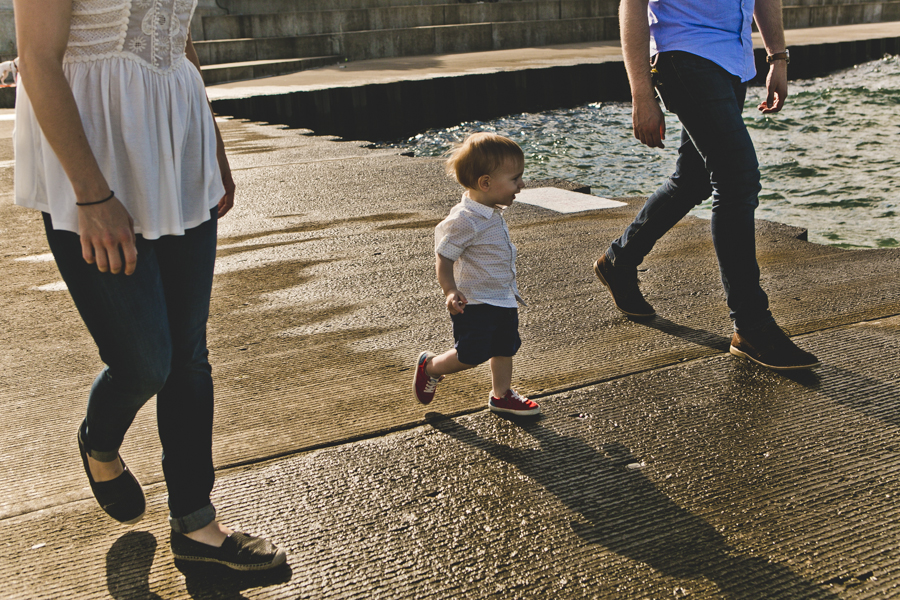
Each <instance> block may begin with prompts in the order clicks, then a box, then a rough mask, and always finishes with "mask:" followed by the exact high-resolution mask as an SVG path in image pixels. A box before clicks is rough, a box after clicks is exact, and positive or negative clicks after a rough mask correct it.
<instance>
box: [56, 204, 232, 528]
mask: <svg viewBox="0 0 900 600" xmlns="http://www.w3.org/2000/svg"><path fill="white" fill-rule="evenodd" d="M210 214H211V218H210V220H209V221H206V222H205V223H202V224H200V225H198V226H197V227H194V228H193V229H189V230H187V231H186V232H185V234H184V235H178V236H175V235H168V236H163V237H161V238H159V239H156V240H145V239H144V238H143V237H141V236H140V235H139V236H137V250H138V261H137V268H136V269H135V271H134V273H133V274H132V275H124V274H122V273H120V274H118V275H113V274H112V273H101V272H100V271H98V270H97V267H96V266H95V265H89V264H87V263H86V262H85V261H84V259H83V258H82V257H81V241H80V239H79V237H78V235H77V234H75V233H72V232H70V231H57V230H54V229H53V223H52V221H51V218H50V215H48V214H46V213H44V225H45V229H46V232H47V240H48V242H49V244H50V250H51V251H52V252H53V256H54V258H55V259H56V265H57V267H58V268H59V272H60V274H61V275H62V277H63V280H65V282H66V285H67V286H68V288H69V293H70V294H71V295H72V300H74V302H75V306H76V307H77V308H78V312H79V313H80V314H81V318H82V319H83V320H84V323H85V325H87V328H88V330H89V331H90V333H91V336H92V337H93V338H94V341H95V342H96V344H97V347H98V349H99V350H100V358H101V359H102V360H103V362H104V363H106V365H107V366H106V368H104V369H103V371H101V373H100V374H99V375H98V376H97V378H96V380H95V381H94V385H93V387H92V388H91V393H90V397H89V399H88V407H87V417H86V420H87V437H88V441H89V445H90V448H91V450H92V452H91V454H92V456H93V457H94V458H95V459H98V460H107V461H108V460H114V459H115V457H116V452H117V451H118V449H119V446H120V445H121V444H122V440H123V438H124V436H125V432H126V431H128V428H129V426H130V425H131V423H132V421H133V420H134V417H135V415H137V412H138V410H139V409H140V408H141V407H142V406H143V405H144V404H145V403H146V402H147V400H149V399H150V398H152V397H153V396H154V395H156V411H157V424H158V428H159V437H160V441H161V442H162V447H163V460H162V464H163V474H164V475H165V478H166V487H167V488H168V492H169V510H170V515H169V521H170V524H171V525H172V527H173V528H174V529H175V530H176V531H179V532H183V533H186V532H190V531H194V530H196V529H200V528H201V527H203V526H204V525H206V524H208V523H210V522H212V520H213V519H214V518H215V514H216V512H215V508H213V506H212V504H211V503H210V500H209V495H210V492H211V491H212V487H213V482H214V480H215V473H214V471H213V462H212V424H213V382H212V370H211V368H210V365H209V360H208V358H207V357H208V355H209V352H208V351H207V348H206V322H207V320H208V318H209V300H210V293H211V291H212V279H213V267H214V264H215V257H216V210H215V209H213V210H212V211H211V213H210ZM73 440H74V438H73Z"/></svg>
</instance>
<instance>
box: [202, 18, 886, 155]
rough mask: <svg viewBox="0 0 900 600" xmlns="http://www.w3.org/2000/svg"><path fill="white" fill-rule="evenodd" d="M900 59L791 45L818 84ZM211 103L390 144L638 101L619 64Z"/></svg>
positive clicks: (869, 46) (872, 49)
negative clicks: (512, 117)
mask: <svg viewBox="0 0 900 600" xmlns="http://www.w3.org/2000/svg"><path fill="white" fill-rule="evenodd" d="M838 29H840V28H838ZM898 52H900V36H894V37H889V38H879V39H873V40H850V41H836V42H831V43H821V44H792V45H791V68H790V76H791V78H792V79H807V78H811V77H818V76H822V75H825V74H827V73H830V72H832V71H835V70H838V69H841V68H845V67H850V66H852V65H855V64H859V63H862V62H866V61H868V60H873V59H876V58H880V57H882V56H884V55H885V54H896V53H898ZM755 58H756V63H757V71H758V72H759V73H762V74H765V73H766V71H767V69H766V63H765V50H763V49H762V48H757V49H756V52H755ZM435 61H436V62H439V59H435ZM755 83H762V81H761V80H757V81H755ZM211 97H212V98H213V100H212V102H213V109H214V110H215V111H216V112H217V113H219V114H223V115H231V116H234V117H238V118H246V119H251V120H254V121H262V122H268V123H281V124H284V125H288V126H290V127H298V128H306V129H311V130H313V131H315V132H316V133H317V134H319V135H326V134H328V135H337V136H341V137H343V138H347V139H364V140H371V141H386V140H396V139H400V138H403V137H406V136H409V135H411V134H414V133H418V132H420V131H424V130H426V129H430V128H433V127H450V126H453V125H457V124H459V123H461V122H464V121H472V120H488V119H493V118H497V117H501V116H503V115H508V114H516V113H520V112H539V111H543V110H551V109H556V108H571V107H575V106H580V105H583V104H587V103H589V102H600V101H622V102H626V101H629V100H630V99H631V93H630V90H629V87H628V80H627V76H626V73H625V67H624V64H623V63H622V62H621V59H620V58H619V59H617V60H614V61H610V62H596V63H592V64H571V65H565V66H555V67H534V66H532V67H528V68H522V69H519V70H509V71H501V72H493V73H464V74H454V75H452V76H444V77H430V78H425V79H419V80H403V81H390V82H384V83H373V84H365V85H355V86H347V87H326V88H324V89H306V90H297V91H290V92H285V93H279V94H273V95H256V96H252V97H245V98H222V97H221V96H220V97H219V99H216V97H215V94H211ZM471 98H478V102H471V101H470V99H471Z"/></svg>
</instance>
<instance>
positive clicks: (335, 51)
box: [194, 16, 619, 65]
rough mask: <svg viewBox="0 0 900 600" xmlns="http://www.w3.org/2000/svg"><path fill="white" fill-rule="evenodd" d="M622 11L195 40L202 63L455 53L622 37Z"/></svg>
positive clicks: (353, 58) (365, 58)
mask: <svg viewBox="0 0 900 600" xmlns="http://www.w3.org/2000/svg"><path fill="white" fill-rule="evenodd" d="M618 36H619V25H618V17H616V16H609V17H594V18H585V19H557V20H553V21H510V22H502V23H478V24H471V25H440V26H435V27H413V28H406V29H391V30H375V31H349V32H344V33H339V34H319V35H304V36H290V37H274V38H245V39H234V40H214V41H203V42H195V43H194V45H195V47H196V49H197V54H198V56H199V57H200V63H201V64H204V65H215V64H222V63H234V62H246V61H254V60H278V59H287V58H297V57H304V56H331V55H339V56H342V57H344V58H346V59H348V60H367V59H373V58H390V57H396V56H417V55H427V54H454V53H458V52H482V51H485V50H503V49H510V48H524V47H528V46H544V45H554V44H572V43H579V42H590V41H600V40H614V39H618Z"/></svg>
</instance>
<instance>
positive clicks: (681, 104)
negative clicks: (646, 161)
mask: <svg viewBox="0 0 900 600" xmlns="http://www.w3.org/2000/svg"><path fill="white" fill-rule="evenodd" d="M655 58H656V70H657V72H658V74H657V76H656V80H655V81H656V86H657V90H658V91H659V94H660V96H661V97H662V99H663V102H665V105H666V108H668V109H669V110H670V111H672V112H674V113H675V114H676V115H678V118H679V119H680V120H681V124H682V125H683V129H682V131H681V146H680V147H679V149H678V161H677V162H676V165H675V173H673V174H672V175H671V176H670V177H669V179H668V181H666V182H665V183H664V184H663V185H662V186H661V187H660V188H659V189H658V190H656V192H654V194H653V195H652V196H650V198H648V199H647V203H646V204H645V205H644V207H643V208H642V209H641V211H640V212H639V213H638V215H637V217H635V219H634V222H633V223H631V225H629V226H628V228H627V229H626V230H625V233H624V234H622V237H620V238H619V239H618V240H616V241H615V242H613V244H612V245H611V246H610V248H609V250H608V251H607V256H608V258H609V259H610V260H611V261H612V263H613V265H615V266H620V265H624V266H637V265H639V264H641V262H642V261H643V260H644V257H645V256H646V255H647V254H648V253H649V252H650V250H651V249H652V248H653V245H654V244H655V243H656V241H657V240H658V239H659V238H661V237H662V236H663V235H664V234H665V233H666V232H667V231H669V229H671V228H672V227H673V226H675V224H676V223H678V221H680V220H681V219H682V218H683V217H684V216H685V215H687V213H688V212H689V211H690V210H691V209H692V208H693V207H694V206H696V205H698V204H700V203H701V202H703V201H704V200H706V199H707V198H709V196H710V193H711V194H712V197H713V205H712V238H713V244H714V246H715V249H716V256H717V257H718V259H719V271H720V273H721V275H722V284H723V285H724V286H725V298H726V301H727V302H728V307H729V308H730V309H731V318H732V320H733V321H734V326H735V328H736V329H739V330H743V331H748V330H753V329H758V328H759V327H762V326H763V325H765V324H767V323H770V322H772V320H773V319H772V314H771V313H770V312H769V300H768V298H767V296H766V293H765V292H764V291H763V290H762V288H761V287H760V285H759V265H758V264H757V262H756V237H755V226H754V221H753V218H754V212H755V210H756V207H757V206H758V205H759V199H758V195H759V191H760V185H759V163H758V162H757V160H756V151H755V150H754V148H753V142H752V140H751V139H750V134H749V133H748V132H747V127H746V126H745V125H744V120H743V118H742V116H741V113H742V111H743V108H744V97H745V96H746V92H747V84H746V83H741V81H740V78H738V77H736V76H734V75H731V74H730V73H728V72H727V71H725V70H724V69H723V68H722V67H720V66H718V65H717V64H715V63H713V62H712V61H709V60H706V59H704V58H700V57H699V56H695V55H693V54H689V53H687V52H661V53H660V54H658V55H657V56H656V57H655Z"/></svg>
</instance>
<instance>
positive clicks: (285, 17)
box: [199, 0, 618, 40]
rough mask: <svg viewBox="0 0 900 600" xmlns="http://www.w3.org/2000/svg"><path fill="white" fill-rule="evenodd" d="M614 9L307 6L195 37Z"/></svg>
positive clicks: (586, 5) (210, 25)
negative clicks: (335, 8) (315, 7)
mask: <svg viewBox="0 0 900 600" xmlns="http://www.w3.org/2000/svg"><path fill="white" fill-rule="evenodd" d="M407 1H408V0H407ZM617 7H618V2H617V1H616V0H563V1H560V0H522V1H517V2H494V3H490V4H485V3H478V4H447V3H444V4H432V5H417V6H391V7H381V8H369V9H365V8H357V9H344V10H319V11H312V10H309V9H308V7H304V9H303V10H297V9H296V7H295V9H294V10H293V11H290V12H284V13H261V14H241V15H234V14H233V15H225V16H208V17H204V18H203V19H202V28H203V32H202V37H201V38H199V39H203V40H226V39H239V38H251V37H252V38H259V37H287V36H297V35H317V34H324V33H343V32H347V31H374V30H379V29H409V28H412V27H433V26H438V25H465V24H472V23H492V22H509V21H542V20H557V19H583V18H590V17H608V16H614V15H616V13H617Z"/></svg>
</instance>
